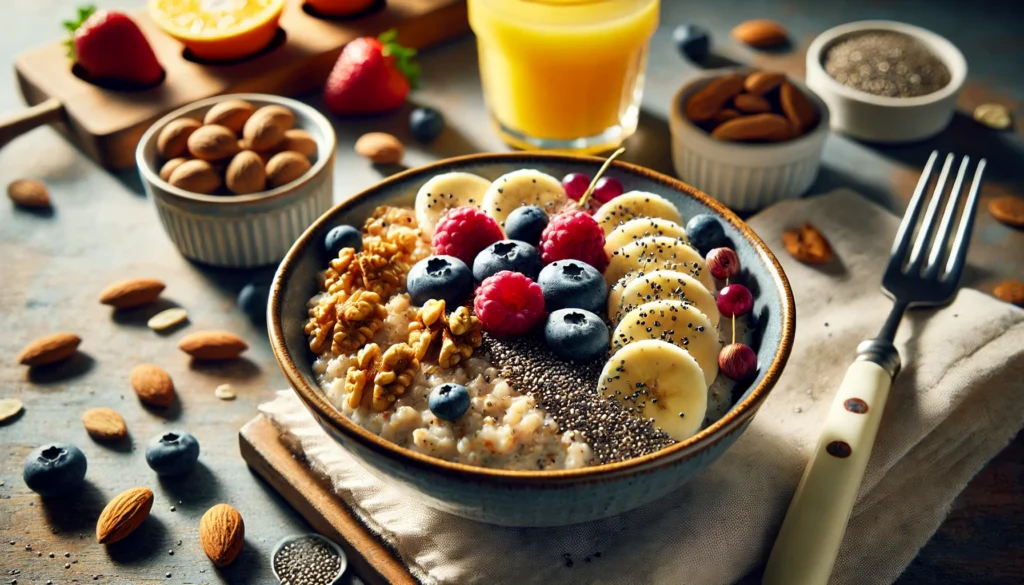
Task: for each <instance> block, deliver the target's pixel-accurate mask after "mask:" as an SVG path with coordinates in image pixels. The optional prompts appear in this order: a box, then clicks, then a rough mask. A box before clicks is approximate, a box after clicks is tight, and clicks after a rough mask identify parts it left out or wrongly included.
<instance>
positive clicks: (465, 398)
mask: <svg viewBox="0 0 1024 585" xmlns="http://www.w3.org/2000/svg"><path fill="white" fill-rule="evenodd" d="M469 402H470V396H469V390H468V389H467V388H466V387H465V386H463V385H462V384H441V385H440V386H436V387H434V389H433V390H431V391H430V396H429V397H428V398H427V405H428V406H429V407H430V412H433V413H434V416H436V417H437V418H439V419H441V420H447V421H454V420H457V419H458V418H459V417H461V416H462V415H464V414H466V411H467V410H469Z"/></svg>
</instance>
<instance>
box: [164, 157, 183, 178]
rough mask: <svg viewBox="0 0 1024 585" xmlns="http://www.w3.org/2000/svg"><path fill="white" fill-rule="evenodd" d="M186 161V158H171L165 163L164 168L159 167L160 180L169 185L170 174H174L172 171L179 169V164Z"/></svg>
mask: <svg viewBox="0 0 1024 585" xmlns="http://www.w3.org/2000/svg"><path fill="white" fill-rule="evenodd" d="M186 161H188V159H187V158H185V157H183V156H179V157H177V158H172V159H171V160H169V161H167V162H165V163H164V166H162V167H160V178H161V179H163V180H165V181H167V182H168V183H170V182H171V173H173V172H174V169H176V168H178V167H180V166H181V163H183V162H186Z"/></svg>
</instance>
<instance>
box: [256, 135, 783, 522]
mask: <svg viewBox="0 0 1024 585" xmlns="http://www.w3.org/2000/svg"><path fill="white" fill-rule="evenodd" d="M603 162H604V161H603V160H601V159H598V158H592V157H583V156H570V155H561V154H540V153H503V154H477V155H469V156H464V157H458V158H453V159H448V160H444V161H440V162H437V163H434V164H430V165H426V166H424V167H420V168H416V169H411V170H408V171H405V172H403V173H399V174H397V175H394V176H392V177H389V178H387V179H385V180H383V181H381V182H380V183H378V184H377V185H375V186H373V187H371V188H369V189H367V190H365V191H363V192H361V193H357V194H355V195H352V196H350V197H348V198H347V199H345V200H344V201H343V202H341V203H340V204H339V205H337V206H335V207H334V208H333V209H331V210H330V211H328V212H327V213H326V214H324V215H323V216H322V217H321V218H320V219H319V220H317V221H316V222H315V223H314V224H313V225H312V226H311V227H310V228H309V229H308V230H307V231H306V232H305V233H304V234H303V235H302V236H301V237H300V238H299V240H298V241H297V242H296V243H295V245H294V246H293V247H292V249H291V250H290V251H289V252H288V254H287V255H286V256H285V259H284V260H283V261H282V263H281V265H280V267H279V268H278V271H277V274H276V275H275V277H274V283H273V286H272V288H271V294H270V303H269V307H268V323H269V334H270V341H271V346H272V348H273V351H274V354H275V356H276V357H277V360H278V362H279V363H280V365H281V368H282V370H283V371H284V373H285V376H286V377H287V379H288V381H289V383H290V384H291V386H292V387H293V388H294V389H295V392H296V393H297V394H298V396H299V398H300V399H301V400H302V401H303V403H304V404H305V405H306V407H307V408H308V409H309V411H310V412H311V413H312V414H313V416H314V418H315V419H316V420H317V422H318V423H319V424H320V426H321V427H322V428H323V429H324V430H325V432H326V433H327V434H328V435H329V436H330V437H332V438H333V439H334V440H336V441H337V442H338V443H339V444H340V445H341V446H342V447H343V448H345V449H346V450H348V451H349V452H350V453H351V454H352V455H353V456H354V457H355V458H356V459H357V460H358V461H359V462H360V463H361V464H362V465H363V466H364V467H366V469H367V470H369V471H370V472H372V473H374V474H375V475H376V476H377V477H379V478H380V479H381V480H382V481H385V482H387V483H389V484H392V485H395V486H398V487H400V488H402V489H404V490H405V491H406V492H407V493H408V494H409V496H410V498H413V499H415V500H417V501H419V502H422V503H423V504H425V505H428V506H430V507H433V508H435V509H438V510H442V511H445V512H449V513H452V514H456V515H459V516H463V517H466V518H470V519H474V520H478V521H482V522H487V523H492V524H499V525H507V526H558V525H567V524H574V523H579V522H586V521H591V520H596V519H599V518H604V517H608V516H613V515H616V514H620V513H623V512H626V511H628V510H631V509H634V508H637V507H639V506H641V505H643V504H646V503H648V502H651V501H653V500H655V499H657V498H660V497H662V496H665V495H667V494H669V493H671V492H672V491H674V490H676V489H678V488H679V487H680V486H682V485H683V484H684V483H685V482H686V481H687V480H689V479H690V478H692V477H693V476H695V475H697V474H698V473H700V472H701V471H702V470H703V469H704V468H706V467H707V466H708V465H710V464H711V463H712V462H713V461H715V460H716V459H717V458H718V457H719V456H721V454H722V453H723V452H725V450H726V449H728V448H729V446H731V445H732V444H733V443H734V442H735V440H736V439H737V438H738V437H739V436H740V434H742V433H743V431H744V430H745V429H746V428H747V426H748V425H749V424H750V421H751V420H752V418H753V416H754V414H755V413H756V412H757V410H758V409H759V407H760V406H761V404H762V403H763V402H764V400H765V398H766V397H767V396H768V394H769V392H770V391H771V389H772V387H773V386H774V385H775V383H776V381H777V380H778V378H779V376H780V375H781V374H782V369H783V367H784V366H785V363H786V360H787V359H788V357H789V353H790V349H791V347H792V343H793V335H794V328H795V322H796V314H795V308H794V302H793V295H792V292H791V290H790V287H789V283H788V281H787V280H786V276H785V274H784V273H783V271H782V268H781V267H780V266H779V263H778V261H777V260H776V259H775V257H774V256H773V255H772V253H771V251H770V250H769V249H768V247H767V246H766V245H765V243H764V242H762V241H761V239H760V238H758V236H757V235H756V234H755V233H754V232H753V231H751V229H750V228H749V227H748V226H747V225H746V224H745V223H744V222H743V221H741V220H740V219H739V218H738V217H737V216H736V215H735V214H733V213H732V212H731V211H729V210H728V209H726V208H725V207H724V206H723V205H722V204H720V203H718V202H717V201H715V200H713V199H712V198H711V197H709V196H708V195H706V194H704V193H702V192H700V191H698V190H696V189H694V188H693V187H690V186H689V185H686V184H684V183H682V182H680V181H678V180H675V179H672V178H670V177H667V176H664V175H661V174H659V173H656V172H653V171H651V170H648V169H645V168H642V167H639V166H635V165H631V164H628V163H622V162H618V161H616V162H614V163H612V165H611V166H610V168H609V170H608V172H607V173H606V176H611V177H614V178H616V179H618V180H619V181H621V182H622V183H623V184H624V185H625V186H626V188H627V189H635V190H642V191H649V192H653V193H656V194H659V195H661V196H663V197H665V198H667V199H669V200H670V201H671V202H672V203H674V204H675V205H676V206H677V207H678V209H679V211H680V212H681V213H682V215H683V217H684V218H689V217H692V216H694V215H697V214H702V213H709V214H712V215H714V216H716V217H717V218H719V219H720V220H721V223H722V225H723V226H724V228H725V232H726V235H727V237H728V238H729V239H730V240H731V243H732V247H733V249H734V250H735V251H736V253H737V255H738V256H739V258H740V264H741V266H742V270H741V272H740V275H739V277H738V279H739V280H740V281H741V282H743V283H745V284H746V285H747V286H748V288H750V289H751V290H752V291H753V292H754V297H755V304H754V308H753V311H752V312H751V314H750V315H749V319H750V322H749V332H748V333H749V336H748V343H749V344H750V345H751V347H752V348H753V349H754V351H755V352H756V354H757V360H758V370H757V374H756V376H755V377H754V378H753V379H752V380H750V381H748V382H744V383H740V384H738V385H736V386H733V387H732V388H731V390H730V391H729V392H730V395H729V396H728V397H727V404H726V407H727V408H726V409H724V414H721V416H717V418H714V419H712V420H711V422H710V424H708V425H706V426H705V427H704V428H702V430H700V431H699V432H698V433H697V434H695V435H694V436H692V437H690V438H689V439H686V440H684V441H679V442H674V443H673V444H671V445H669V446H667V447H665V448H662V449H660V450H657V451H654V452H651V453H647V454H643V455H639V456H636V457H633V458H629V459H625V460H621V461H613V462H609V463H605V464H603V465H595V466H586V467H581V468H577V469H558V470H521V469H517V470H510V469H500V468H490V467H481V466H475V465H469V464H466V463H462V462H456V461H447V460H444V459H440V458H435V457H432V456H429V455H426V454H424V453H422V452H418V451H417V450H415V449H410V448H407V447H403V446H399V445H398V444H396V443H394V442H392V441H389V440H386V439H384V438H381V437H380V436H378V435H377V434H375V433H373V432H372V431H371V430H368V429H366V428H364V427H363V426H360V425H359V424H356V422H353V420H351V419H350V418H349V417H348V416H346V415H345V414H344V413H343V412H341V411H340V410H339V409H338V408H336V406H335V404H334V403H332V401H331V399H330V397H329V396H328V395H327V394H325V392H324V390H323V389H322V387H321V383H320V381H319V380H318V372H317V371H316V367H315V362H316V360H317V356H316V355H315V354H314V353H313V352H312V351H311V350H310V348H309V342H308V337H307V335H306V333H305V332H304V326H305V323H306V319H307V302H308V301H309V299H310V298H311V297H313V296H314V295H315V294H316V293H317V290H318V289H317V276H318V274H319V273H320V272H321V271H322V270H323V268H324V258H323V253H322V250H321V248H322V241H323V239H324V236H325V235H326V233H327V232H328V231H329V230H330V229H331V228H332V227H334V226H335V225H338V224H341V223H346V224H350V225H360V224H361V223H362V222H363V221H364V220H365V219H366V218H368V217H369V216H370V215H371V214H372V212H373V211H374V209H375V208H376V207H377V206H380V205H391V206H411V205H412V203H413V199H414V196H415V194H416V191H417V190H418V189H419V187H420V186H421V185H423V184H424V183H425V182H426V181H427V180H428V179H430V178H431V177H433V176H434V175H437V174H440V173H445V172H452V171H465V172H470V173H475V174H477V175H480V176H482V177H484V178H486V179H490V180H493V179H495V178H497V177H499V176H501V175H503V174H505V173H507V172H509V171H513V170H517V169H524V168H530V169H537V170H539V171H541V172H544V173H548V174H551V175H553V176H556V177H561V176H563V175H565V174H568V173H572V172H581V173H586V174H588V175H593V174H594V173H595V172H596V171H597V170H598V169H599V168H600V166H601V164H602V163H603ZM485 347H487V348H488V350H489V351H492V352H493V351H496V350H495V346H494V345H493V344H487V343H485ZM509 347H512V346H509ZM499 351H500V349H499ZM512 351H516V350H515V349H514V347H513V348H512ZM595 392H596V389H595Z"/></svg>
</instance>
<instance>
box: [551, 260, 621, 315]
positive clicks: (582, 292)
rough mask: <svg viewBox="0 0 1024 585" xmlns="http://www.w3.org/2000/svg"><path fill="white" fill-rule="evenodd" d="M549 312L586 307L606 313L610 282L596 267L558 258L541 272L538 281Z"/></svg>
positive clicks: (589, 309) (586, 309)
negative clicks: (605, 306) (608, 282)
mask: <svg viewBox="0 0 1024 585" xmlns="http://www.w3.org/2000/svg"><path fill="white" fill-rule="evenodd" d="M537 282H538V284H540V289H541V291H543V292H544V306H545V307H546V308H547V310H549V311H557V310H558V309H583V310H585V311H590V312H592V313H599V312H603V310H604V305H605V301H606V300H607V298H608V285H607V283H605V281H604V277H603V276H601V272H600V271H598V270H597V269H596V268H594V267H593V266H591V265H590V264H587V263H586V262H581V261H579V260H556V261H554V262H552V263H551V264H548V265H547V266H545V267H544V269H543V270H541V271H540V277H539V278H538V280H537Z"/></svg>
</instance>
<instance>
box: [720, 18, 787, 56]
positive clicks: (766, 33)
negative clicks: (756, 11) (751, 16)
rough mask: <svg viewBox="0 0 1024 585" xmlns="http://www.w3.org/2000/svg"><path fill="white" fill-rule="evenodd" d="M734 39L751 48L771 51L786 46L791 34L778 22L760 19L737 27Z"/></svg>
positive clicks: (733, 35)
mask: <svg viewBox="0 0 1024 585" xmlns="http://www.w3.org/2000/svg"><path fill="white" fill-rule="evenodd" d="M732 37H733V38H734V39H736V40H737V41H739V42H741V43H743V44H745V45H750V46H751V47H756V48H758V49H769V48H772V47H778V46H780V45H782V44H784V43H785V42H786V39H787V38H789V33H788V32H787V31H786V27H784V26H782V23H780V22H778V21H776V20H771V19H769V18H758V19H755V20H747V21H745V22H741V23H739V24H738V25H736V26H735V27H734V28H733V29H732Z"/></svg>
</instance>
